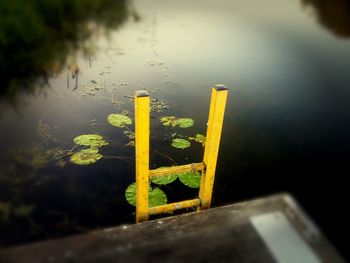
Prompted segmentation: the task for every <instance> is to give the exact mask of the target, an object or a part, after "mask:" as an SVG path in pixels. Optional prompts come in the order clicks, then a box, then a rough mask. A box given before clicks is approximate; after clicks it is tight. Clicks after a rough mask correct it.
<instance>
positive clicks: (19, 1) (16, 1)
mask: <svg viewBox="0 0 350 263" xmlns="http://www.w3.org/2000/svg"><path fill="white" fill-rule="evenodd" d="M130 7H131V5H130V1H129V0H50V1H47V0H1V1H0V76H1V82H2V84H1V86H0V96H1V97H6V98H11V97H13V96H14V95H15V94H16V93H17V92H18V91H19V90H31V85H30V84H31V83H33V81H34V80H37V79H38V77H40V79H41V80H45V78H47V77H48V76H50V75H51V74H53V73H55V72H58V71H60V70H61V69H62V66H63V65H64V64H65V62H66V59H67V55H68V54H69V52H70V51H72V50H75V49H77V48H80V47H81V46H82V45H83V43H84V40H86V39H88V38H89V36H90V35H91V33H92V32H93V31H94V29H96V26H102V27H104V28H116V27H118V26H119V25H121V24H122V22H124V21H125V20H126V18H127V17H128V16H129V15H130V14H133V13H132V12H130V11H132V9H131V8H130Z"/></svg>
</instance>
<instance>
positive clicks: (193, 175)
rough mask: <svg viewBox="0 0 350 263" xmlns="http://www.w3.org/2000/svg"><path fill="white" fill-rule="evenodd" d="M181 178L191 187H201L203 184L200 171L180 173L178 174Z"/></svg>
mask: <svg viewBox="0 0 350 263" xmlns="http://www.w3.org/2000/svg"><path fill="white" fill-rule="evenodd" d="M177 176H178V178H179V180H180V181H181V182H182V183H183V184H184V185H186V186H188V187H191V188H199V186H200V185H201V175H200V173H199V172H197V171H196V172H188V173H180V174H178V175H177Z"/></svg>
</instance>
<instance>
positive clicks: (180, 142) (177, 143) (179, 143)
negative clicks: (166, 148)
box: [171, 138, 191, 149]
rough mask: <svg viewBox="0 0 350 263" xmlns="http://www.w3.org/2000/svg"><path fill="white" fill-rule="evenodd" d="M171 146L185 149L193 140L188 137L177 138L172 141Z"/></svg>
mask: <svg viewBox="0 0 350 263" xmlns="http://www.w3.org/2000/svg"><path fill="white" fill-rule="evenodd" d="M171 146H173V147H175V148H179V149H185V148H188V147H190V146H191V142H190V141H188V140H186V139H180V138H175V139H173V140H172V141H171Z"/></svg>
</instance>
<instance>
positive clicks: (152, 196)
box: [125, 183, 168, 207]
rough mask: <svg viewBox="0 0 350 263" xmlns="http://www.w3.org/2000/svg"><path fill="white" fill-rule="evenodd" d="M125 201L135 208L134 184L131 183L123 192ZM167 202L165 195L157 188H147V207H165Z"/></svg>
mask: <svg viewBox="0 0 350 263" xmlns="http://www.w3.org/2000/svg"><path fill="white" fill-rule="evenodd" d="M125 198H126V201H128V203H129V204H130V205H132V206H136V183H132V184H131V185H129V186H128V188H126V191H125ZM167 202H168V199H167V197H166V194H165V193H164V192H163V191H162V190H160V189H159V188H154V189H152V188H151V187H149V188H148V207H154V206H159V205H165V204H166V203H167Z"/></svg>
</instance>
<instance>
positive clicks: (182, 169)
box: [149, 163, 205, 177]
mask: <svg viewBox="0 0 350 263" xmlns="http://www.w3.org/2000/svg"><path fill="white" fill-rule="evenodd" d="M204 168H205V166H204V163H193V164H185V165H178V166H171V167H163V168H158V169H154V170H150V171H149V176H150V177H153V176H162V175H164V176H165V175H170V174H179V173H186V172H194V171H202V170H204Z"/></svg>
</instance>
